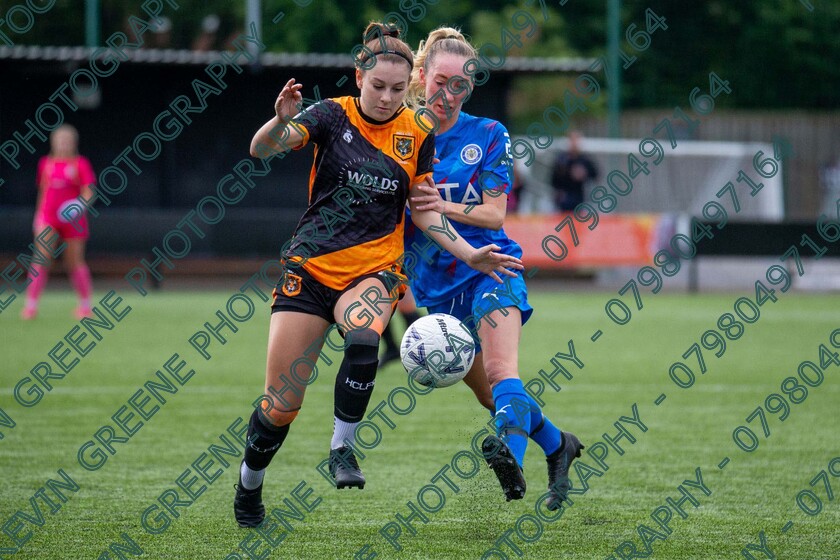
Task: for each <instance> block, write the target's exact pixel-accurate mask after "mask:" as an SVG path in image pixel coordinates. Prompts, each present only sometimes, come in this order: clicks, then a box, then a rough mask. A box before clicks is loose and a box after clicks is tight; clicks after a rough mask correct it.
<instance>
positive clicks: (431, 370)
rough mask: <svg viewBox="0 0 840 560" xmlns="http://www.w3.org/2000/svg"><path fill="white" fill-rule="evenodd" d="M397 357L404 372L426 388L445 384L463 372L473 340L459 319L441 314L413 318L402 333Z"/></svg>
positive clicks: (472, 350) (470, 359)
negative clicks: (400, 360) (414, 319)
mask: <svg viewBox="0 0 840 560" xmlns="http://www.w3.org/2000/svg"><path fill="white" fill-rule="evenodd" d="M400 358H401V359H402V363H403V367H405V370H406V371H407V372H408V375H410V376H411V377H413V378H414V379H415V380H416V381H417V382H418V383H420V384H421V385H425V386H426V387H449V386H450V385H454V384H455V383H458V382H459V381H460V380H462V379H463V378H464V376H466V375H467V372H468V371H470V368H471V367H472V364H473V360H474V359H475V340H473V337H472V335H471V334H470V332H469V331H468V330H467V329H466V328H464V326H463V325H462V324H461V322H460V321H459V320H458V319H456V318H455V317H453V316H452V315H447V314H445V313H433V314H431V315H426V316H425V317H421V318H419V319H417V320H416V321H414V323H412V324H411V326H409V327H408V330H407V331H405V334H404V335H403V339H402V343H401V344H400Z"/></svg>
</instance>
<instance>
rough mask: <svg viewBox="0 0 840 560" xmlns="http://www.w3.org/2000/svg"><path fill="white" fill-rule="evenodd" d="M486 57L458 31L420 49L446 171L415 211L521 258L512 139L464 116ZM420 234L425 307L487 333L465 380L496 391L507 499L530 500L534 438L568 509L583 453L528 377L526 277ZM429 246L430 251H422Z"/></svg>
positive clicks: (419, 286)
mask: <svg viewBox="0 0 840 560" xmlns="http://www.w3.org/2000/svg"><path fill="white" fill-rule="evenodd" d="M476 58H477V54H476V50H475V48H474V47H473V46H472V45H470V43H469V42H468V41H467V40H466V39H465V38H464V36H463V35H462V34H461V33H460V31H458V30H457V29H453V28H449V27H441V28H438V29H436V30H434V31H432V32H431V33H430V34H429V36H428V37H427V38H426V40H425V41H421V43H420V45H419V47H418V50H417V53H416V55H415V59H414V60H415V63H414V69H413V70H412V76H411V78H412V79H411V86H410V87H409V103H410V104H413V105H415V106H422V105H425V107H426V108H427V109H428V110H430V111H431V112H432V113H433V114H434V116H435V117H436V118H437V121H438V122H437V123H435V124H436V125H437V128H436V130H435V147H436V157H437V158H438V159H439V160H440V163H437V164H435V166H434V179H435V183H436V185H437V188H436V189H435V188H433V187H431V186H429V185H423V186H421V187H420V188H419V190H420V191H421V192H422V193H423V195H421V196H414V197H412V203H413V204H415V206H414V207H415V208H416V209H418V210H435V211H437V212H440V213H441V214H443V215H445V216H446V217H447V218H449V220H450V222H452V227H453V228H454V229H455V230H457V232H458V234H459V235H461V236H462V237H463V238H464V239H465V240H467V241H468V242H469V243H471V244H472V245H477V246H481V245H485V244H488V243H492V244H494V245H498V246H499V247H500V248H501V249H500V252H502V253H506V254H509V255H515V256H517V257H521V256H522V249H521V248H520V247H519V245H518V244H517V243H516V242H515V241H513V240H511V239H510V238H508V236H507V235H506V234H505V232H504V229H502V226H503V223H504V219H505V212H506V206H507V196H508V193H509V192H510V189H511V183H512V181H511V179H510V174H511V168H512V166H513V162H512V160H511V157H510V137H509V136H508V132H507V130H506V129H505V127H504V126H503V125H502V124H501V123H499V122H497V121H494V120H491V119H486V118H480V117H474V116H472V115H469V114H467V113H465V112H463V111H462V110H461V107H462V105H463V103H464V102H465V101H466V99H467V98H468V97H469V95H470V93H471V92H472V89H473V85H474V83H473V80H472V78H471V77H465V76H466V75H467V72H465V67H466V66H465V65H466V64H467V62H468V61H469V60H474V59H476ZM424 113H425V114H428V111H424ZM432 120H434V119H432ZM413 231H414V237H415V238H414V240H413V242H419V244H416V243H412V242H409V239H407V240H406V251H407V252H408V251H414V257H416V258H414V259H412V260H413V262H414V263H416V264H415V267H414V271H413V272H414V273H413V274H412V275H411V277H412V282H411V288H412V290H414V294H415V297H416V299H417V303H418V304H419V305H422V306H425V307H427V308H428V310H429V312H430V313H448V314H450V315H454V316H455V317H457V318H458V319H460V320H461V321H464V322H465V323H466V324H467V325H468V326H473V324H471V323H470V321H473V322H474V323H475V326H476V327H478V326H479V325H480V330H479V331H478V332H476V331H474V334H478V335H480V340H479V339H478V337H477V342H479V343H480V346H478V347H477V351H478V352H480V354H478V355H477V357H476V360H475V363H474V365H473V367H472V369H471V370H470V372H469V374H468V375H467V377H466V378H465V381H466V382H467V384H468V385H469V386H470V388H472V390H473V391H474V392H475V394H476V397H477V398H478V400H479V402H482V404H485V406H487V403H488V401H489V400H490V398H489V395H488V393H489V391H490V389H491V388H492V401H493V403H494V404H495V417H496V423H497V427H498V433H499V436H500V437H497V436H494V435H491V436H488V437H487V438H486V439H485V440H484V442H483V444H482V449H483V451H484V454H485V457H486V458H487V462H488V464H489V466H490V468H491V469H493V471H494V472H495V474H496V476H497V477H498V478H499V482H500V484H501V486H502V489H503V491H504V493H505V497H506V498H507V499H508V500H512V499H520V498H522V497H523V496H524V495H525V479H524V477H523V475H522V460H523V457H524V456H525V448H526V446H527V443H528V437H529V436H530V437H531V438H532V439H533V440H534V441H536V442H537V444H539V445H540V447H542V449H543V450H544V451H545V454H546V460H547V462H548V475H549V491H550V492H551V496H550V498H549V500H548V501H547V502H546V506H547V507H548V508H549V509H557V508H559V507H561V503H562V501H563V500H565V498H566V494H567V492H568V488H569V483H568V471H569V466H570V464H571V462H572V461H573V460H574V458H575V457H580V450H581V449H582V448H583V445H581V443H580V441H578V438H577V437H575V436H574V435H573V434H571V433H568V432H561V431H560V430H558V429H557V428H556V427H555V426H554V425H553V424H552V423H551V421H550V420H549V419H548V418H546V417H545V416H544V415H543V413H542V410H541V409H540V407H539V405H538V404H537V402H536V401H535V400H534V399H533V398H531V396H530V395H528V393H526V392H525V389H524V387H523V385H522V381H521V380H520V378H519V370H518V351H519V338H520V334H521V331H522V325H523V324H524V323H525V322H526V321H527V320H528V318H529V317H530V316H531V313H532V311H533V309H532V307H531V306H530V305H529V304H528V293H527V290H526V287H525V281H524V279H523V278H522V274H521V272H520V273H519V274H518V275H517V276H516V277H514V278H510V277H508V278H505V283H504V285H503V286H500V285H499V284H498V283H496V282H494V281H493V280H492V279H489V278H487V277H486V276H484V275H482V274H481V273H476V272H474V271H472V270H470V269H469V268H468V267H466V266H465V265H464V264H463V263H461V262H458V260H457V259H456V258H455V257H454V256H453V255H452V254H450V253H449V252H447V251H445V250H442V249H440V248H437V247H435V246H432V245H431V244H427V243H423V241H424V240H422V239H419V238H420V237H422V233H420V232H418V231H417V230H416V229H414V230H413ZM412 245H413V247H412ZM424 245H425V246H426V249H425V250H420V249H418V247H421V246H424ZM428 247H431V250H430V249H429V248H428ZM488 280H489V281H488ZM468 318H471V319H469V320H468ZM478 321H480V323H478ZM488 382H489V387H488Z"/></svg>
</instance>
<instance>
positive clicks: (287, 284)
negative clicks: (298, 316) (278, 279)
mask: <svg viewBox="0 0 840 560" xmlns="http://www.w3.org/2000/svg"><path fill="white" fill-rule="evenodd" d="M301 280H302V278H301V277H300V276H298V275H297V274H292V273H291V272H287V273H286V277H285V278H284V279H283V293H284V294H285V295H287V296H289V297H294V296H296V295H298V294H299V293H300V288H301Z"/></svg>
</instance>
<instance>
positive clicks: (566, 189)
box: [551, 130, 598, 211]
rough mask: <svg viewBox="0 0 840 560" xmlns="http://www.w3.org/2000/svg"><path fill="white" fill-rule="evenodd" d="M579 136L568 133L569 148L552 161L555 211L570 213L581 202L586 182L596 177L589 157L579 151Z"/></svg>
mask: <svg viewBox="0 0 840 560" xmlns="http://www.w3.org/2000/svg"><path fill="white" fill-rule="evenodd" d="M580 140H581V135H580V133H579V132H577V131H576V130H575V131H572V132H571V133H569V147H568V149H567V150H566V151H564V152H561V153H560V154H559V155H558V156H557V159H556V160H555V161H554V170H553V171H552V173H551V186H552V188H553V189H554V191H555V193H554V207H555V208H556V209H557V210H563V211H571V210H574V209H575V207H576V206H577V205H578V204H580V203H581V202H583V187H584V185H585V184H586V183H587V182H588V181H592V180H594V179H595V178H596V177H598V169H597V168H596V167H595V164H594V163H593V162H592V159H590V158H589V156H586V155H584V154H582V153H581V151H580Z"/></svg>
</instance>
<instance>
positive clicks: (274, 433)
mask: <svg viewBox="0 0 840 560" xmlns="http://www.w3.org/2000/svg"><path fill="white" fill-rule="evenodd" d="M290 425H291V424H286V425H285V426H280V427H279V428H278V427H277V426H268V425H266V423H265V422H264V421H263V420H262V415H261V413H260V411H259V410H258V409H254V413H253V414H251V419H250V421H249V422H248V443H247V444H246V446H245V464H246V465H248V468H249V469H252V470H255V471H259V470H262V469H264V468H266V467H267V466H268V464H269V463H270V462H271V459H273V458H274V455H275V454H276V453H277V452H278V451H279V450H280V446H281V445H283V440H285V439H286V435H288V433H289V426H290Z"/></svg>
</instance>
